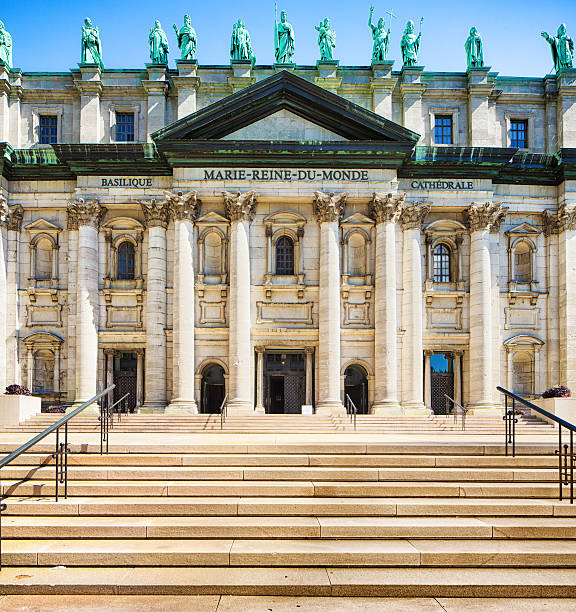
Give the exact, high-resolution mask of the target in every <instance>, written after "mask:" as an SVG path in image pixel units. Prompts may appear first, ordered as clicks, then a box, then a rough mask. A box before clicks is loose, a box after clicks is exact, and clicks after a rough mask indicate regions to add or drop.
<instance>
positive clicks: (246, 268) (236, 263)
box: [223, 191, 256, 414]
mask: <svg viewBox="0 0 576 612" xmlns="http://www.w3.org/2000/svg"><path fill="white" fill-rule="evenodd" d="M223 195H224V203H225V205H226V214H227V216H228V218H229V219H230V258H229V271H230V297H229V301H228V351H229V352H228V368H229V372H230V374H229V379H228V401H227V405H228V411H229V413H234V414H252V413H253V412H254V404H253V399H252V374H251V372H252V367H251V366H252V350H251V347H250V329H251V326H252V321H251V317H250V247H249V235H250V222H251V221H252V217H253V214H254V209H255V207H256V198H255V195H254V192H253V191H249V192H246V193H228V192H224V194H223Z"/></svg>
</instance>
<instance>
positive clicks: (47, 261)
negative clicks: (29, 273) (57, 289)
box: [34, 238, 52, 280]
mask: <svg viewBox="0 0 576 612" xmlns="http://www.w3.org/2000/svg"><path fill="white" fill-rule="evenodd" d="M34 261H35V269H34V277H35V278H36V279H37V280H49V279H51V278H52V243H51V242H50V240H48V238H41V239H40V240H38V242H37V243H36V253H35V259H34Z"/></svg>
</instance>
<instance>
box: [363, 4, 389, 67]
mask: <svg viewBox="0 0 576 612" xmlns="http://www.w3.org/2000/svg"><path fill="white" fill-rule="evenodd" d="M373 14H374V7H373V6H371V7H370V17H369V18H368V27H369V28H370V29H371V30H372V38H373V39H374V46H373V47H372V63H374V64H377V63H378V62H383V61H385V60H386V57H387V55H388V41H389V40H390V27H388V30H386V23H385V22H384V18H383V17H380V19H378V25H377V26H375V25H374V24H373V23H372V15H373ZM390 21H392V13H390Z"/></svg>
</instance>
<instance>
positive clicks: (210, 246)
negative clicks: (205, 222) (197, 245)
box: [204, 232, 222, 276]
mask: <svg viewBox="0 0 576 612" xmlns="http://www.w3.org/2000/svg"><path fill="white" fill-rule="evenodd" d="M204 274H206V275H208V276H213V275H217V274H222V239H221V238H220V235H219V234H218V233H217V232H210V233H209V234H207V235H206V238H205V239H204Z"/></svg>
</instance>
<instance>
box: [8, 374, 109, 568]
mask: <svg viewBox="0 0 576 612" xmlns="http://www.w3.org/2000/svg"><path fill="white" fill-rule="evenodd" d="M115 387H116V385H110V386H109V387H106V389H104V390H103V391H101V392H100V393H98V394H96V395H95V396H94V397H92V398H90V399H89V400H88V401H86V402H84V403H83V404H80V406H78V408H75V409H74V410H72V412H70V413H68V414H66V415H64V416H63V417H62V418H61V419H59V420H58V421H56V423H53V424H52V425H50V426H49V427H47V428H46V429H45V430H44V431H42V432H40V433H39V434H37V435H36V436H34V437H33V438H31V439H30V440H28V442H25V443H24V444H22V446H20V447H18V448H17V449H16V450H15V451H13V452H11V453H10V454H9V455H6V457H4V458H3V459H0V469H1V468H3V467H4V466H6V465H8V464H10V463H11V462H12V461H14V459H17V458H18V457H20V455H23V454H24V453H25V452H26V451H27V450H30V449H31V448H32V447H33V446H35V445H36V444H38V442H41V441H42V440H44V438H46V437H47V436H49V435H50V434H51V433H54V432H56V450H55V452H54V453H53V454H52V458H53V459H56V464H55V468H56V469H55V491H54V497H55V500H56V501H58V485H59V484H63V485H64V497H65V498H66V497H68V453H69V452H70V448H69V447H68V421H70V420H71V419H73V418H74V417H75V416H76V415H77V414H80V413H81V412H82V411H83V410H86V408H88V406H91V405H92V404H93V403H94V402H97V401H98V400H99V399H101V398H102V397H104V396H105V395H106V394H107V393H110V391H112V390H113V389H114V388H115ZM100 415H101V416H102V406H100ZM61 427H64V442H60V428H61ZM100 429H101V431H100V433H101V437H100V448H102V427H101V428H100ZM2 499H3V497H1V490H0V570H1V569H2V548H1V546H2V512H3V511H4V510H6V507H7V506H6V504H5V503H3V502H2V501H1V500H2Z"/></svg>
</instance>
